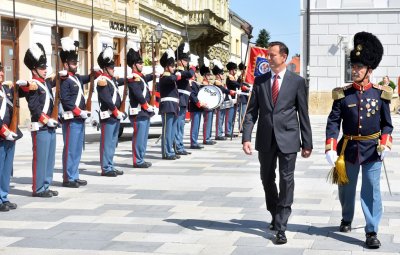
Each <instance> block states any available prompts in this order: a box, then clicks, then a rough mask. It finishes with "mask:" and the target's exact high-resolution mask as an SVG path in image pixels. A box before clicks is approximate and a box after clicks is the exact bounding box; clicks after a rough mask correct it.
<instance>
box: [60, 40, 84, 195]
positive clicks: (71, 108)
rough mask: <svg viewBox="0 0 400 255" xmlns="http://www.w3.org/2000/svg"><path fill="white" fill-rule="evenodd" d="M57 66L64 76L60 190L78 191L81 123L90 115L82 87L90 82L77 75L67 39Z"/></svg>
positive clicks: (73, 49) (75, 48)
mask: <svg viewBox="0 0 400 255" xmlns="http://www.w3.org/2000/svg"><path fill="white" fill-rule="evenodd" d="M61 46H62V50H61V52H60V58H61V62H62V63H63V67H64V70H63V71H61V72H62V73H65V75H63V79H62V83H61V86H60V99H61V106H62V108H63V111H62V116H61V117H62V131H63V140H64V148H63V156H62V163H63V184H62V186H63V187H68V188H79V186H84V185H86V184H87V181H86V180H81V179H79V162H80V161H81V156H82V150H83V144H84V142H85V120H86V118H87V117H88V115H90V113H89V112H88V111H86V103H85V97H84V95H83V89H84V88H83V85H84V84H86V83H88V82H89V81H90V76H89V75H79V74H77V73H76V72H77V69H78V47H79V42H78V41H74V40H72V39H71V38H70V37H64V38H62V39H61Z"/></svg>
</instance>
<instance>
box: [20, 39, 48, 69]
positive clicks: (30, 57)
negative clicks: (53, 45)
mask: <svg viewBox="0 0 400 255" xmlns="http://www.w3.org/2000/svg"><path fill="white" fill-rule="evenodd" d="M24 63H25V65H26V67H28V68H29V70H33V69H36V68H38V67H40V68H46V67H47V57H46V52H45V51H44V47H43V45H42V44H41V43H35V44H34V45H33V46H32V47H30V48H29V49H28V50H27V51H26V52H25V57H24Z"/></svg>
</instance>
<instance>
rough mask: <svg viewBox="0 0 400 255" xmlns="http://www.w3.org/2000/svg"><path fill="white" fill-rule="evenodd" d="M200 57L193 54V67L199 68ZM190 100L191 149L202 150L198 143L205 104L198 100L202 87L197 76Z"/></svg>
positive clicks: (191, 83)
mask: <svg viewBox="0 0 400 255" xmlns="http://www.w3.org/2000/svg"><path fill="white" fill-rule="evenodd" d="M198 58H199V57H198V56H196V55H193V54H191V55H190V61H191V64H190V65H191V66H195V67H196V68H197V67H198V65H199V64H198ZM190 87H191V93H190V99H189V112H190V124H191V125H190V149H202V148H204V147H203V146H202V145H200V144H199V143H198V141H197V140H198V138H199V129H200V121H201V113H202V112H203V106H204V103H203V102H200V101H199V99H198V98H197V94H198V93H199V90H200V85H199V84H198V83H197V81H196V80H195V76H193V78H192V79H190Z"/></svg>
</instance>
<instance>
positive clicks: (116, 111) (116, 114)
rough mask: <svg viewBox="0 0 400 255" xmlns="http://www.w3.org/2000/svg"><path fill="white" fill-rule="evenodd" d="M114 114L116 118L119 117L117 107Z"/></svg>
mask: <svg viewBox="0 0 400 255" xmlns="http://www.w3.org/2000/svg"><path fill="white" fill-rule="evenodd" d="M112 114H113V115H114V117H115V118H116V117H118V108H117V107H115V108H114V110H113V111H112Z"/></svg>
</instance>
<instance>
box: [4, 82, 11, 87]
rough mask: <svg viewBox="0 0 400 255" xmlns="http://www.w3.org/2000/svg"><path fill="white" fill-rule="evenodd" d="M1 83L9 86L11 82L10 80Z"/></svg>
mask: <svg viewBox="0 0 400 255" xmlns="http://www.w3.org/2000/svg"><path fill="white" fill-rule="evenodd" d="M3 85H7V86H8V87H9V88H11V87H12V82H11V81H5V82H3Z"/></svg>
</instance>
